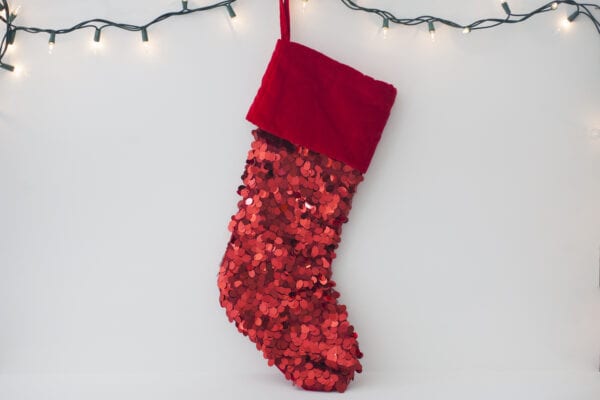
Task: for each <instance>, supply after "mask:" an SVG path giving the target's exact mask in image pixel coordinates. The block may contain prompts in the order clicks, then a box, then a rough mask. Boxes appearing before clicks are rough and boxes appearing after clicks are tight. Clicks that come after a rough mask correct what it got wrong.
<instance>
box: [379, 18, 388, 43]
mask: <svg viewBox="0 0 600 400" xmlns="http://www.w3.org/2000/svg"><path fill="white" fill-rule="evenodd" d="M389 30H390V20H389V19H387V18H384V19H383V25H382V26H381V33H383V38H384V39H385V38H386V37H387V34H388V31H389Z"/></svg>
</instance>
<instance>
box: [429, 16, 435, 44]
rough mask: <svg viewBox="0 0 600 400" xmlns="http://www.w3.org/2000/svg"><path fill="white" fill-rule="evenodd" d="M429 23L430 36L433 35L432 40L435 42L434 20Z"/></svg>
mask: <svg viewBox="0 0 600 400" xmlns="http://www.w3.org/2000/svg"><path fill="white" fill-rule="evenodd" d="M427 25H429V36H430V37H431V41H432V42H435V26H433V21H429V22H428V23H427Z"/></svg>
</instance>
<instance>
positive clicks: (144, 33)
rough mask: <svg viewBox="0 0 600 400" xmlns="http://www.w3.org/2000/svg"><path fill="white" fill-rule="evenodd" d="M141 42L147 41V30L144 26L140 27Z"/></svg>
mask: <svg viewBox="0 0 600 400" xmlns="http://www.w3.org/2000/svg"><path fill="white" fill-rule="evenodd" d="M142 42H144V43H148V30H147V29H146V28H142Z"/></svg>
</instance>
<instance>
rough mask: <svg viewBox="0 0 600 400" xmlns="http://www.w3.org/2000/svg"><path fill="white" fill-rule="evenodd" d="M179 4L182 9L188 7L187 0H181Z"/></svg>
mask: <svg viewBox="0 0 600 400" xmlns="http://www.w3.org/2000/svg"><path fill="white" fill-rule="evenodd" d="M181 6H182V7H183V9H184V10H187V9H188V0H181Z"/></svg>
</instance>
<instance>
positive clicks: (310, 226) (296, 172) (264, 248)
mask: <svg viewBox="0 0 600 400" xmlns="http://www.w3.org/2000/svg"><path fill="white" fill-rule="evenodd" d="M253 135H254V141H253V142H252V144H251V149H250V151H249V152H248V157H247V160H246V166H245V169H244V173H243V175H242V180H243V185H240V186H239V187H238V189H237V193H238V194H239V195H240V196H241V200H240V201H239V202H238V208H239V211H238V212H237V213H236V214H235V215H233V216H232V218H231V221H230V224H229V230H230V232H231V239H230V240H229V243H228V244H227V249H226V251H225V254H224V256H223V259H222V262H221V266H220V270H219V275H218V287H219V291H220V298H219V300H220V304H221V306H223V307H224V308H225V311H226V314H227V316H228V318H229V320H230V321H232V322H234V323H235V325H236V327H237V328H238V330H239V331H240V332H241V333H242V334H244V335H246V336H247V337H248V338H249V339H250V340H251V341H252V342H254V343H256V345H257V348H258V349H260V350H261V351H262V353H263V355H264V357H265V358H266V359H267V360H268V365H269V366H272V365H275V366H277V368H278V369H279V370H280V371H281V372H282V373H283V374H284V375H285V377H286V378H287V379H289V380H291V381H292V382H293V383H294V384H295V385H297V386H300V387H302V388H304V389H307V390H318V391H334V390H336V391H339V392H343V391H345V390H346V388H347V386H348V384H349V382H350V381H351V380H352V379H354V375H355V373H360V372H361V371H362V366H361V364H360V362H359V359H360V358H361V357H362V353H361V352H360V350H359V347H358V342H357V337H358V335H357V334H356V332H354V328H353V327H352V325H350V323H349V322H348V321H347V315H348V314H347V311H346V307H345V306H344V305H342V304H339V303H338V301H337V299H338V297H339V292H337V291H336V290H335V289H334V286H335V282H334V281H333V280H331V274H332V272H331V262H332V260H333V259H334V258H335V249H336V248H337V246H338V244H339V242H340V239H341V238H340V235H341V230H342V224H343V223H345V222H346V221H348V213H349V212H350V208H351V202H352V197H353V195H354V193H355V191H356V187H357V185H358V184H359V183H360V182H361V181H362V179H363V176H362V174H361V173H360V172H359V171H358V170H356V169H354V168H352V167H349V166H348V165H346V164H344V163H342V162H340V161H337V160H333V159H331V158H329V157H327V156H325V155H323V154H319V153H316V152H313V151H311V150H309V149H307V148H305V147H302V146H295V145H293V144H291V143H289V142H287V141H285V140H283V139H280V138H278V137H275V136H273V135H270V134H268V133H266V132H264V131H261V130H255V131H254V132H253Z"/></svg>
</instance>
